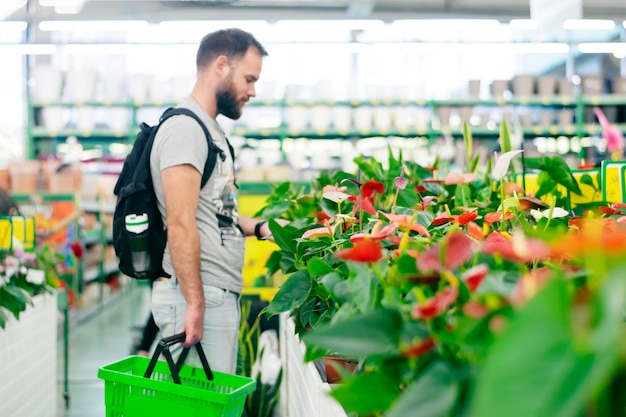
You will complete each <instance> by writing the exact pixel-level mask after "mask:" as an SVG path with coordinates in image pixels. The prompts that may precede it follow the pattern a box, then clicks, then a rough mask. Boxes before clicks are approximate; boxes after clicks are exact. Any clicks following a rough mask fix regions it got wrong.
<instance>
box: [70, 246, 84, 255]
mask: <svg viewBox="0 0 626 417" xmlns="http://www.w3.org/2000/svg"><path fill="white" fill-rule="evenodd" d="M70 248H71V249H72V253H73V254H74V257H75V258H76V259H82V257H83V247H82V246H81V245H80V243H78V242H73V243H72V244H71V246H70Z"/></svg>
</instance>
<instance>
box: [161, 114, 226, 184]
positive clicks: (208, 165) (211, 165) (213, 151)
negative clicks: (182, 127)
mask: <svg viewBox="0 0 626 417" xmlns="http://www.w3.org/2000/svg"><path fill="white" fill-rule="evenodd" d="M177 115H185V116H189V117H191V118H193V119H195V120H196V122H198V124H199V125H200V127H201V128H202V130H203V131H204V136H205V137H206V140H207V143H208V145H209V154H208V156H207V159H206V162H205V163H204V172H203V173H202V181H201V183H200V188H203V187H204V186H205V185H206V183H207V182H208V181H209V178H210V177H211V174H212V173H213V169H215V164H216V163H217V155H218V154H219V156H220V159H221V160H222V161H225V160H226V154H225V153H224V151H223V150H222V149H221V148H220V147H219V146H217V145H216V144H215V142H213V138H212V137H211V134H210V133H209V129H208V128H207V127H206V125H205V124H204V123H203V122H202V120H200V117H198V115H197V114H195V113H194V112H192V111H191V110H189V109H186V108H184V107H170V108H169V109H167V110H165V112H163V114H162V115H161V118H160V119H159V125H160V124H162V123H163V122H164V121H166V120H167V119H169V118H170V117H172V116H177ZM227 143H228V142H227ZM228 147H229V149H230V152H231V155H233V150H232V146H230V143H228ZM233 160H234V158H233Z"/></svg>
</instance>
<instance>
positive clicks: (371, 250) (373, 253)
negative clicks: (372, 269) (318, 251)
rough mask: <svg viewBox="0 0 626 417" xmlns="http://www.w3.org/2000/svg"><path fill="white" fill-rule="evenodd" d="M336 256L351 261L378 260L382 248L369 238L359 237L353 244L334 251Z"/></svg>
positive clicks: (381, 255) (380, 257)
mask: <svg viewBox="0 0 626 417" xmlns="http://www.w3.org/2000/svg"><path fill="white" fill-rule="evenodd" d="M335 256H336V257H337V258H340V259H343V260H345V261H352V262H378V261H380V260H381V259H382V257H383V250H382V248H381V247H380V245H378V243H377V242H375V241H373V240H371V239H359V240H357V241H356V242H355V243H354V246H353V247H351V248H349V249H343V250H340V251H338V252H336V253H335Z"/></svg>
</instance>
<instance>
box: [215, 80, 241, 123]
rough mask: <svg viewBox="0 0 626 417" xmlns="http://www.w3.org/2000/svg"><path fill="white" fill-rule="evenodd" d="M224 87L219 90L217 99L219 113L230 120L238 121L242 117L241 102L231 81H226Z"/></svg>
mask: <svg viewBox="0 0 626 417" xmlns="http://www.w3.org/2000/svg"><path fill="white" fill-rule="evenodd" d="M222 85H223V87H221V88H219V89H218V90H217V94H216V95H215V98H216V99H217V112H218V113H221V114H223V115H224V116H226V117H228V118H229V119H233V120H237V119H239V118H240V117H241V107H240V106H239V100H237V96H236V95H235V91H234V89H233V88H232V82H231V80H230V79H229V80H226V82H225V83H224V84H222Z"/></svg>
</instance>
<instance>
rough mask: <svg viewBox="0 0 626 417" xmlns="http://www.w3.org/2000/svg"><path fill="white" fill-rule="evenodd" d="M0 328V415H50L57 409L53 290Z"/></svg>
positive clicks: (55, 301)
mask: <svg viewBox="0 0 626 417" xmlns="http://www.w3.org/2000/svg"><path fill="white" fill-rule="evenodd" d="M33 303H34V305H33V306H28V307H27V308H26V311H24V312H22V314H21V315H20V319H19V320H15V318H13V316H11V319H9V321H8V323H7V325H6V327H5V328H4V329H2V330H0V375H2V378H0V416H2V417H23V416H38V417H54V416H55V415H56V410H57V404H56V403H57V325H58V320H57V294H56V293H53V294H42V295H38V296H36V297H34V298H33Z"/></svg>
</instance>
